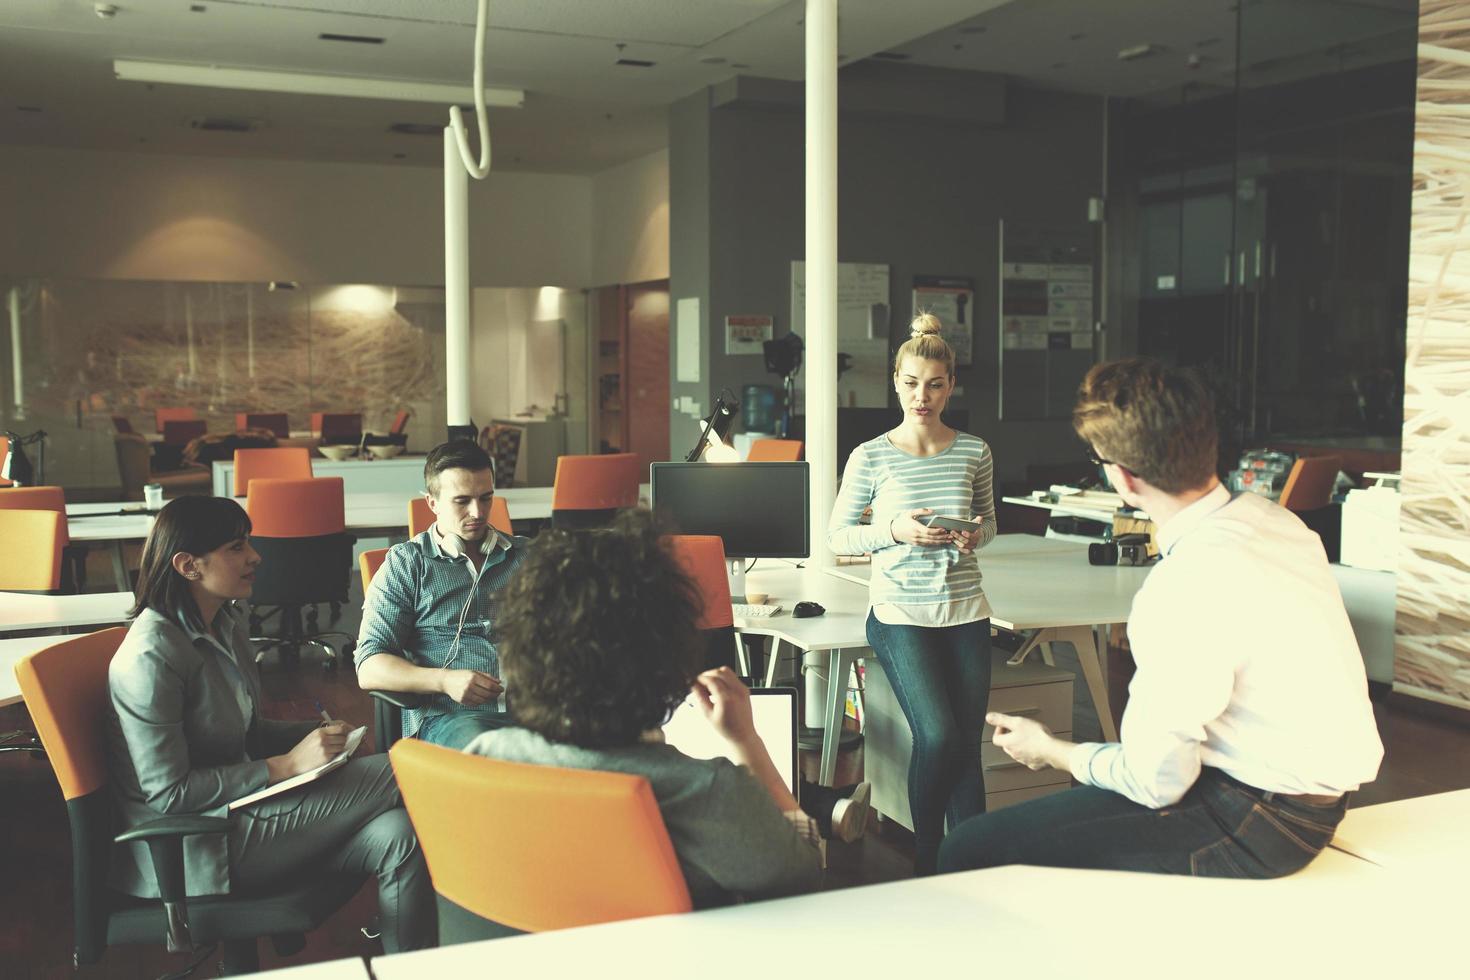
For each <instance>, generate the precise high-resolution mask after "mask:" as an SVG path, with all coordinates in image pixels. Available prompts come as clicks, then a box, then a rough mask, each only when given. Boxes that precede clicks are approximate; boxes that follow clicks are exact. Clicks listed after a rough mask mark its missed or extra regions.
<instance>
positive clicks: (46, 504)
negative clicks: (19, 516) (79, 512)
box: [0, 487, 71, 548]
mask: <svg viewBox="0 0 1470 980" xmlns="http://www.w3.org/2000/svg"><path fill="white" fill-rule="evenodd" d="M0 510H49V511H53V512H55V513H57V514H60V515H61V546H62V547H63V548H65V547H66V546H67V545H69V544H71V532H70V531H68V530H67V526H66V492H65V491H63V490H62V489H61V488H60V487H11V488H10V489H9V490H7V491H5V492H4V493H0Z"/></svg>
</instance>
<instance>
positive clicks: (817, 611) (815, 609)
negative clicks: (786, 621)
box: [791, 602, 827, 619]
mask: <svg viewBox="0 0 1470 980" xmlns="http://www.w3.org/2000/svg"><path fill="white" fill-rule="evenodd" d="M826 611H827V610H826V609H824V608H822V606H821V604H819V603H816V602H798V603H797V604H796V606H795V608H793V609H792V610H791V615H793V616H795V617H796V618H797V619H807V618H809V617H811V616H820V615H822V613H824V612H826Z"/></svg>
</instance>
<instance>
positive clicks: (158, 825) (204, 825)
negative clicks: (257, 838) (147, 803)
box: [113, 816, 230, 953]
mask: <svg viewBox="0 0 1470 980" xmlns="http://www.w3.org/2000/svg"><path fill="white" fill-rule="evenodd" d="M229 831H230V821H229V820H226V819H225V818H223V817H197V816H176V817H161V818H160V819H158V820H150V821H148V822H147V823H144V824H139V825H138V826H136V827H131V828H129V829H128V830H125V831H123V832H122V833H120V834H118V835H117V836H116V837H114V838H113V840H115V841H117V842H118V843H119V844H125V843H128V842H130V841H138V840H141V841H146V842H147V844H148V854H149V856H150V857H152V858H153V873H154V875H155V876H156V877H157V878H158V895H159V898H160V899H161V900H162V901H163V915H164V920H165V921H166V922H167V934H166V935H165V937H164V938H165V940H166V942H167V943H168V951H169V952H170V953H186V952H192V951H193V950H194V948H195V946H194V940H193V939H192V938H191V937H190V935H189V909H188V906H187V904H186V903H185V901H184V896H185V884H184V838H185V837H192V836H194V835H195V834H227V833H229Z"/></svg>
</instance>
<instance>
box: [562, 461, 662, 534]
mask: <svg viewBox="0 0 1470 980" xmlns="http://www.w3.org/2000/svg"><path fill="white" fill-rule="evenodd" d="M642 473H643V465H642V462H641V457H640V456H639V455H638V454H637V453H610V454H607V455H603V456H560V457H558V458H557V460H556V479H555V481H554V482H553V484H552V488H551V526H552V527H560V528H571V529H576V528H588V527H600V526H602V525H603V524H606V523H607V522H608V521H610V520H612V518H613V515H614V514H616V513H617V511H619V510H621V509H625V508H628V507H637V506H638V478H639V476H640V475H642Z"/></svg>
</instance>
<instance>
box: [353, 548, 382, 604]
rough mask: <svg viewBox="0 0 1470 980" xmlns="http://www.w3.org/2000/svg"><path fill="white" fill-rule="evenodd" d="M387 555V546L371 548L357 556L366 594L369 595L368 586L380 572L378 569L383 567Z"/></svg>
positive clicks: (363, 590)
mask: <svg viewBox="0 0 1470 980" xmlns="http://www.w3.org/2000/svg"><path fill="white" fill-rule="evenodd" d="M387 557H388V549H387V548H369V549H368V550H367V551H364V552H363V553H362V554H360V555H358V556H357V570H358V572H359V573H360V574H361V575H362V594H363V595H364V596H365V595H367V590H368V586H369V585H371V584H372V581H373V576H374V575H376V574H378V569H380V568H382V567H383V561H384V560H385V559H386V558H387Z"/></svg>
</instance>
